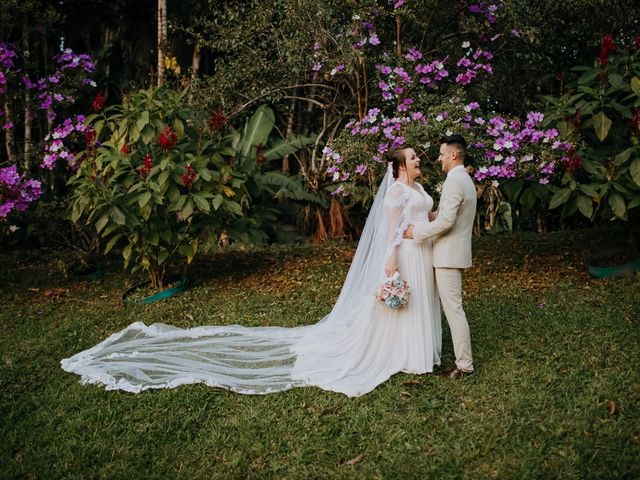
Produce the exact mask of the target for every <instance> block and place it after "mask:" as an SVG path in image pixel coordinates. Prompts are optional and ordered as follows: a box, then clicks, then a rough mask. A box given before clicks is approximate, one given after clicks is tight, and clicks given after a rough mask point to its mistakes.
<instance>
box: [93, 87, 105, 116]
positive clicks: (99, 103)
mask: <svg viewBox="0 0 640 480" xmlns="http://www.w3.org/2000/svg"><path fill="white" fill-rule="evenodd" d="M102 107H104V95H102V92H98V93H97V95H96V98H95V100H94V101H93V110H94V111H96V112H99V111H100V110H102Z"/></svg>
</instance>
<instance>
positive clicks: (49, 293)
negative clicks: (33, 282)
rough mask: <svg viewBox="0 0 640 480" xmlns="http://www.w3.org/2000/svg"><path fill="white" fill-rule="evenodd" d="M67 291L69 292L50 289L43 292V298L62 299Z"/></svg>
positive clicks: (61, 289)
mask: <svg viewBox="0 0 640 480" xmlns="http://www.w3.org/2000/svg"><path fill="white" fill-rule="evenodd" d="M68 291H69V290H68V289H66V288H52V289H51V290H47V291H46V292H44V296H45V297H46V298H61V297H64V296H65V295H66V294H67V293H68Z"/></svg>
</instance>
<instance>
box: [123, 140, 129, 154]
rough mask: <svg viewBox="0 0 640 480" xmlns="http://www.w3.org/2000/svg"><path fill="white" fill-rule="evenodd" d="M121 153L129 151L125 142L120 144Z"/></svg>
mask: <svg viewBox="0 0 640 480" xmlns="http://www.w3.org/2000/svg"><path fill="white" fill-rule="evenodd" d="M122 153H124V154H125V155H126V154H128V153H129V147H127V144H126V143H123V144H122Z"/></svg>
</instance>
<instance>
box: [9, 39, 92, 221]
mask: <svg viewBox="0 0 640 480" xmlns="http://www.w3.org/2000/svg"><path fill="white" fill-rule="evenodd" d="M22 60H23V59H22V58H20V55H19V54H18V53H17V51H16V49H15V48H14V47H13V46H12V45H10V44H7V43H2V44H0V97H1V98H2V109H1V110H0V126H1V130H0V132H2V135H3V136H4V144H5V148H4V152H3V153H4V156H3V155H0V165H3V164H4V165H7V166H5V167H2V171H3V175H0V221H1V222H3V224H6V223H8V221H9V216H10V214H11V213H12V212H21V211H24V210H26V208H27V207H28V205H29V204H30V203H32V202H34V201H35V200H37V199H38V198H39V197H40V195H41V194H42V185H41V182H40V180H37V179H36V178H37V177H38V176H39V175H38V173H37V172H36V175H35V176H36V178H31V179H28V178H27V176H28V175H29V174H33V173H34V172H33V171H31V170H33V169H32V168H31V167H35V165H33V164H32V158H33V157H35V156H37V155H38V154H39V151H38V150H34V149H33V146H34V144H35V143H37V141H36V138H35V137H34V130H35V129H34V127H35V126H36V125H38V120H42V121H43V122H44V124H45V131H48V132H49V133H47V135H46V138H45V141H46V142H47V144H46V146H45V150H46V157H45V159H44V161H42V162H38V163H39V167H41V168H42V169H46V170H51V169H53V168H54V167H55V165H56V162H57V160H58V159H63V160H66V159H68V160H69V162H68V163H69V164H71V163H72V160H73V152H72V151H71V150H69V149H70V148H72V146H71V145H70V144H67V145H66V146H65V145H63V143H62V142H63V140H64V139H65V138H66V137H68V136H69V135H71V133H72V132H77V133H79V134H83V133H84V124H83V121H84V118H83V117H72V118H68V119H66V120H64V121H61V122H60V124H59V125H57V126H56V124H55V122H56V120H58V119H59V118H60V117H61V116H62V115H63V113H64V112H66V111H68V110H69V109H70V108H73V106H74V104H75V103H76V102H77V99H78V95H79V92H81V91H82V90H83V89H87V88H91V87H94V86H95V83H94V82H93V80H92V79H91V78H90V75H91V73H92V72H93V70H94V63H93V61H92V60H91V58H90V57H89V56H88V55H86V54H76V53H74V52H73V51H71V50H70V49H66V50H64V51H62V52H61V53H59V54H57V55H55V56H54V58H53V65H54V69H53V71H51V72H49V73H48V74H46V75H44V76H42V77H40V78H39V79H37V80H36V79H34V78H32V77H31V76H30V75H29V72H27V71H26V68H25V66H24V65H23V63H22ZM17 111H22V112H24V115H21V116H18V115H17V114H16V112H17ZM18 141H22V143H23V145H24V148H23V150H22V154H21V155H19V154H18V149H17V143H18ZM20 158H21V160H22V161H20ZM14 228H15V227H13V226H10V227H9V229H14Z"/></svg>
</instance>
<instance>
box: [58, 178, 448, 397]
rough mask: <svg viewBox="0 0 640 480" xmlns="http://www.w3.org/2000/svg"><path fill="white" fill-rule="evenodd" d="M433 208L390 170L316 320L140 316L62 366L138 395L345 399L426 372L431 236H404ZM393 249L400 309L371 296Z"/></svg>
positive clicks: (430, 353)
mask: <svg viewBox="0 0 640 480" xmlns="http://www.w3.org/2000/svg"><path fill="white" fill-rule="evenodd" d="M432 206H433V200H432V199H431V197H430V196H429V195H428V194H427V193H426V192H425V191H424V189H423V188H422V186H420V185H418V184H415V188H413V187H409V186H407V185H406V184H403V183H400V182H392V178H391V176H390V172H387V175H386V176H385V180H383V182H382V184H381V186H380V189H379V191H378V194H377V195H376V199H375V201H374V204H373V206H372V208H371V210H370V213H369V217H368V219H367V223H366V225H365V228H364V230H363V234H362V237H361V240H360V242H359V244H358V248H357V250H356V254H355V256H354V259H353V262H352V264H351V267H350V268H349V273H348V274H347V278H346V280H345V283H344V285H343V287H342V291H341V293H340V296H339V297H338V300H337V301H336V303H335V305H334V307H333V309H332V310H331V312H330V313H329V315H327V316H326V317H325V318H324V319H322V320H321V321H320V322H318V323H316V324H314V325H310V326H306V327H298V328H278V327H256V328H246V327H242V326H239V325H231V326H206V327H197V328H191V329H181V328H176V327H171V326H169V325H165V324H153V325H151V326H147V325H145V324H144V323H141V322H136V323H133V324H131V325H129V326H128V327H127V328H125V329H124V330H122V331H120V332H117V333H115V334H113V335H112V336H111V337H109V338H107V339H106V340H104V341H103V342H101V343H99V344H98V345H96V346H95V347H93V348H90V349H89V350H85V351H83V352H80V353H78V354H76V355H74V356H73V357H71V358H68V359H64V360H62V362H61V364H62V368H63V369H65V370H66V371H68V372H72V373H76V374H78V375H81V376H82V382H83V383H95V384H100V385H103V386H105V387H106V389H107V390H124V391H128V392H134V393H137V392H140V391H142V390H146V389H151V388H173V387H177V386H179V385H184V384H192V383H205V384H206V385H209V386H212V387H222V388H227V389H230V390H234V391H236V392H238V393H246V394H266V393H271V392H276V391H282V390H286V389H289V388H293V387H305V386H317V387H320V388H322V389H325V390H331V391H335V392H340V393H344V394H345V395H348V396H350V397H356V396H359V395H363V394H365V393H368V392H370V391H371V390H373V389H374V388H375V387H376V386H377V385H379V384H380V383H382V382H384V381H385V380H387V379H388V378H389V377H390V376H391V375H393V374H395V373H397V372H408V373H417V374H421V373H427V372H431V371H432V369H433V366H434V365H436V364H440V353H441V352H440V350H441V344H442V333H441V321H440V303H439V299H438V293H437V291H436V287H435V280H434V273H433V266H432V253H431V242H430V241H426V242H422V243H421V244H415V243H414V242H413V240H404V239H403V238H402V233H403V231H404V230H405V229H406V226H407V225H408V224H410V223H411V222H412V221H414V220H423V221H424V219H425V218H426V217H427V215H428V212H429V211H430V210H431V208H432ZM392 249H395V250H396V257H397V262H398V270H399V272H400V278H401V279H403V280H406V281H407V282H408V284H409V287H410V289H411V297H410V299H409V303H408V304H407V305H405V306H404V307H402V308H400V309H397V310H393V309H390V308H388V307H386V306H383V305H380V304H379V303H378V302H377V301H376V299H375V296H374V294H375V291H376V289H377V287H378V285H379V284H380V282H382V281H383V280H384V279H385V275H384V265H385V262H386V260H387V258H388V257H389V255H390V253H391V251H392Z"/></svg>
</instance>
